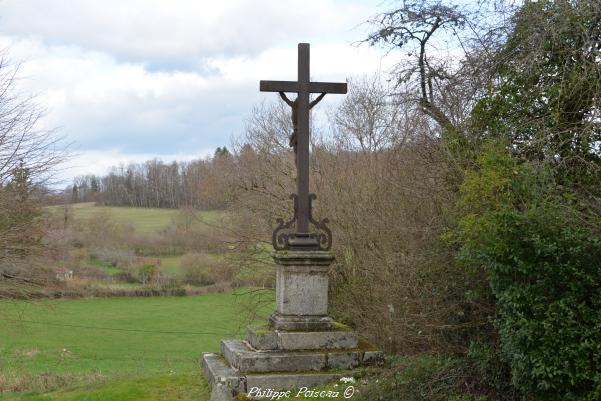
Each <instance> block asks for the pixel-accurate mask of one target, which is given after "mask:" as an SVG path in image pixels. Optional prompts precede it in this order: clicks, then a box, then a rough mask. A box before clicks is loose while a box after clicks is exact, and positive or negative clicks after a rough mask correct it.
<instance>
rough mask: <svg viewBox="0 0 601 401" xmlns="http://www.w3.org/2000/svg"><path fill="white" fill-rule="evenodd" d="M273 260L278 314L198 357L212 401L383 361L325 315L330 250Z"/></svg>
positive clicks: (312, 381)
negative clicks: (216, 350)
mask: <svg viewBox="0 0 601 401" xmlns="http://www.w3.org/2000/svg"><path fill="white" fill-rule="evenodd" d="M274 260H275V262H276V264H277V266H276V269H277V279H276V311H275V312H274V313H273V314H272V315H271V317H270V318H269V325H268V326H264V327H249V328H248V329H247V333H246V341H242V340H222V341H221V355H218V354H213V353H205V354H203V356H202V364H203V367H204V370H205V373H206V375H207V377H208V378H209V382H210V383H211V386H212V395H211V401H224V400H227V401H231V400H233V399H234V397H236V396H238V395H241V394H247V395H253V394H257V393H256V391H257V389H260V390H269V389H271V390H287V389H293V388H297V389H298V388H301V387H307V388H314V387H315V386H317V385H319V384H322V383H326V382H331V381H335V380H338V378H340V377H342V376H353V369H355V368H357V367H359V366H362V365H369V364H376V363H379V362H381V360H382V353H381V352H380V351H377V350H375V349H373V348H372V347H371V346H369V344H367V343H365V342H360V341H359V339H358V336H357V333H355V332H354V331H353V330H352V329H351V328H350V327H347V326H344V325H341V324H338V323H335V322H334V321H333V320H332V318H331V317H329V316H328V271H329V268H330V264H331V263H332V261H333V260H334V258H333V256H332V255H331V254H330V253H329V252H325V251H280V252H276V253H275V254H274ZM253 391H254V393H253Z"/></svg>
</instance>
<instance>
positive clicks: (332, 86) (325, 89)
mask: <svg viewBox="0 0 601 401" xmlns="http://www.w3.org/2000/svg"><path fill="white" fill-rule="evenodd" d="M346 89H347V88H346V82H310V83H309V92H311V93H340V94H344V93H346Z"/></svg>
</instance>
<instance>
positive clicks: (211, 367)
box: [202, 353, 354, 401]
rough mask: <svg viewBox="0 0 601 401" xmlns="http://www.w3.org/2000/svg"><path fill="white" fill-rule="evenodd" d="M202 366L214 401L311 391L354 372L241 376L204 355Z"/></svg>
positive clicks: (221, 361)
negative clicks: (305, 389)
mask: <svg viewBox="0 0 601 401" xmlns="http://www.w3.org/2000/svg"><path fill="white" fill-rule="evenodd" d="M202 366H203V369H204V371H205V374H206V375H207V377H208V379H209V383H210V384H211V387H212V395H211V397H212V398H211V400H212V401H214V400H228V401H230V400H232V399H233V398H234V397H235V396H236V395H239V394H248V395H257V394H260V392H264V391H266V390H269V389H271V390H276V391H281V390H290V389H297V390H300V389H302V388H303V387H305V388H308V389H312V388H314V387H315V386H318V385H320V384H324V383H329V382H334V381H337V380H339V379H340V378H341V377H352V376H353V375H354V372H353V371H351V370H349V371H335V372H328V371H325V372H294V373H248V374H240V373H238V372H237V371H235V370H234V369H232V368H231V367H230V366H229V365H228V364H227V362H226V361H225V359H223V357H222V356H221V355H219V354H214V353H204V354H202Z"/></svg>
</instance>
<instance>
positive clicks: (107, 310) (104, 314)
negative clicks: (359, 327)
mask: <svg viewBox="0 0 601 401" xmlns="http://www.w3.org/2000/svg"><path fill="white" fill-rule="evenodd" d="M243 303H244V296H236V295H233V294H231V293H229V294H210V295H203V296H194V297H153V298H108V299H78V300H51V301H41V302H36V303H28V302H1V305H0V306H1V309H0V310H1V312H0V320H3V321H2V324H0V339H1V342H0V371H1V372H12V373H43V372H52V373H63V372H64V373H77V374H85V373H90V374H92V373H101V374H102V375H112V374H124V373H135V374H150V373H152V374H180V373H183V372H184V373H185V372H194V371H195V370H196V369H197V361H198V357H199V355H200V353H201V352H205V351H217V350H219V341H220V339H221V338H224V337H236V336H238V337H239V336H241V335H242V333H243V328H244V326H245V321H244V319H243V317H242V316H243V315H244V313H243V312H242V304H243ZM266 312H267V311H266Z"/></svg>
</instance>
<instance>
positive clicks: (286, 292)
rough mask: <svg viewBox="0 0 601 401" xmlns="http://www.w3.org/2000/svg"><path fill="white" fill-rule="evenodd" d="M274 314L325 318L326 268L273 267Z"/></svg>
mask: <svg viewBox="0 0 601 401" xmlns="http://www.w3.org/2000/svg"><path fill="white" fill-rule="evenodd" d="M276 269H277V270H276V311H277V312H278V313H279V314H281V315H327V313H328V270H329V266H285V265H278V266H277V267H276Z"/></svg>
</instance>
